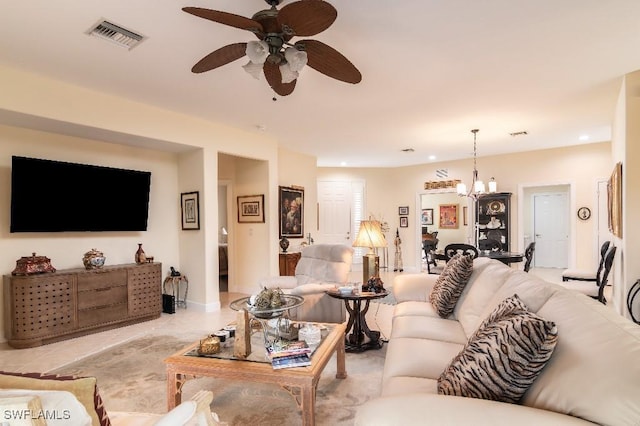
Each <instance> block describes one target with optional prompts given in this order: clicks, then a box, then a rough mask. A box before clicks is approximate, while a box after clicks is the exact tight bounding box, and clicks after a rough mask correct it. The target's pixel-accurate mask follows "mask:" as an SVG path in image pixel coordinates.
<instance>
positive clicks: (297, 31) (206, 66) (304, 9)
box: [182, 0, 362, 96]
mask: <svg viewBox="0 0 640 426" xmlns="http://www.w3.org/2000/svg"><path fill="white" fill-rule="evenodd" d="M265 1H266V2H267V4H269V5H270V6H271V8H270V9H266V10H261V11H259V12H257V13H255V14H254V15H253V17H252V18H251V19H249V18H245V17H244V16H240V15H235V14H233V13H228V12H221V11H218V10H211V9H203V8H199V7H184V8H182V10H183V11H185V12H187V13H190V14H192V15H195V16H198V17H200V18H204V19H208V20H210V21H213V22H217V23H219V24H224V25H229V26H231V27H234V28H239V29H241V30H247V31H250V32H252V33H254V34H255V36H256V37H257V38H258V41H250V42H247V43H234V44H229V45H227V46H224V47H221V48H220V49H218V50H215V51H214V52H211V53H210V54H208V55H207V56H205V57H204V58H202V59H201V60H200V61H198V62H197V63H196V64H195V65H194V66H193V68H191V71H192V72H194V73H202V72H206V71H210V70H212V69H215V68H218V67H221V66H222V65H226V64H228V63H230V62H233V61H235V60H237V59H240V58H242V57H243V56H245V55H247V56H248V57H249V62H248V63H247V64H246V65H244V66H243V68H244V69H245V71H247V72H248V73H250V74H251V75H253V76H254V77H255V78H259V77H260V74H261V73H264V76H265V78H266V80H267V82H268V83H269V86H271V88H272V89H273V91H274V92H276V93H277V94H278V95H280V96H287V95H290V94H291V93H292V92H293V90H294V89H295V87H296V81H297V78H298V75H299V72H300V70H301V69H302V68H303V67H304V66H305V65H309V66H310V67H311V68H313V69H315V70H316V71H318V72H320V73H322V74H324V75H326V76H329V77H331V78H335V79H336V80H340V81H344V82H346V83H352V84H357V83H359V82H360V81H361V80H362V75H361V74H360V71H358V69H357V68H356V67H355V66H354V65H353V64H352V63H351V62H350V61H349V60H348V59H347V58H345V57H344V56H343V55H342V54H341V53H340V52H338V51H337V50H335V49H334V48H332V47H331V46H329V45H326V44H324V43H322V42H320V41H317V40H311V39H302V40H298V41H296V42H295V43H291V42H290V40H291V39H292V38H293V37H310V36H314V35H316V34H319V33H321V32H322V31H324V30H326V29H327V28H329V27H330V26H331V24H333V22H334V21H335V20H336V17H337V16H338V11H337V10H336V9H335V8H334V7H333V6H332V5H331V4H329V3H327V2H325V1H323V0H299V1H296V2H293V3H289V4H287V5H286V6H284V7H282V8H281V9H280V10H278V9H276V6H277V5H279V4H280V0H265Z"/></svg>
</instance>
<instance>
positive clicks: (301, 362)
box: [271, 354, 311, 370]
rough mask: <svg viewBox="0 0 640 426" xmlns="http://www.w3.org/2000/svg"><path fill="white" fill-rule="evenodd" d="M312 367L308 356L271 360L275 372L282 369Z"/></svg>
mask: <svg viewBox="0 0 640 426" xmlns="http://www.w3.org/2000/svg"><path fill="white" fill-rule="evenodd" d="M309 365H311V358H309V355H308V354H301V355H295V356H290V357H279V358H273V359H272V360H271V366H272V367H273V369H274V370H279V369H281V368H295V367H307V366H309Z"/></svg>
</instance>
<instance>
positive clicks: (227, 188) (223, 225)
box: [218, 181, 231, 293]
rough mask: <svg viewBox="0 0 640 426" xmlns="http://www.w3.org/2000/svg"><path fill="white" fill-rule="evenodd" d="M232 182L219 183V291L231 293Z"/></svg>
mask: <svg viewBox="0 0 640 426" xmlns="http://www.w3.org/2000/svg"><path fill="white" fill-rule="evenodd" d="M230 196H231V182H230V181H219V182H218V291H219V292H220V293H223V292H228V291H229V233H230V232H231V229H230V228H229V217H230V216H231V213H230V212H229V206H230V203H229V201H228V200H229V197H230Z"/></svg>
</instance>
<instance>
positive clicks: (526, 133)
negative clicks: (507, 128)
mask: <svg viewBox="0 0 640 426" xmlns="http://www.w3.org/2000/svg"><path fill="white" fill-rule="evenodd" d="M509 134H510V135H511V136H513V137H516V136H526V135H528V134H529V132H527V131H526V130H521V131H519V132H512V133H509Z"/></svg>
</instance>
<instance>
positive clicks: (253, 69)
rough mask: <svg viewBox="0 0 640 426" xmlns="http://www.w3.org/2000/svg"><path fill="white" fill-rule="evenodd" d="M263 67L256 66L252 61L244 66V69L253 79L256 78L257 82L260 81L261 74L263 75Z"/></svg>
mask: <svg viewBox="0 0 640 426" xmlns="http://www.w3.org/2000/svg"><path fill="white" fill-rule="evenodd" d="M262 66H263V65H262V64H256V63H254V62H252V61H249V62H247V63H246V64H245V65H243V66H242V68H244V70H245V71H246V72H247V73H248V74H251V76H252V77H253V78H255V79H256V80H260V74H262Z"/></svg>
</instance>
